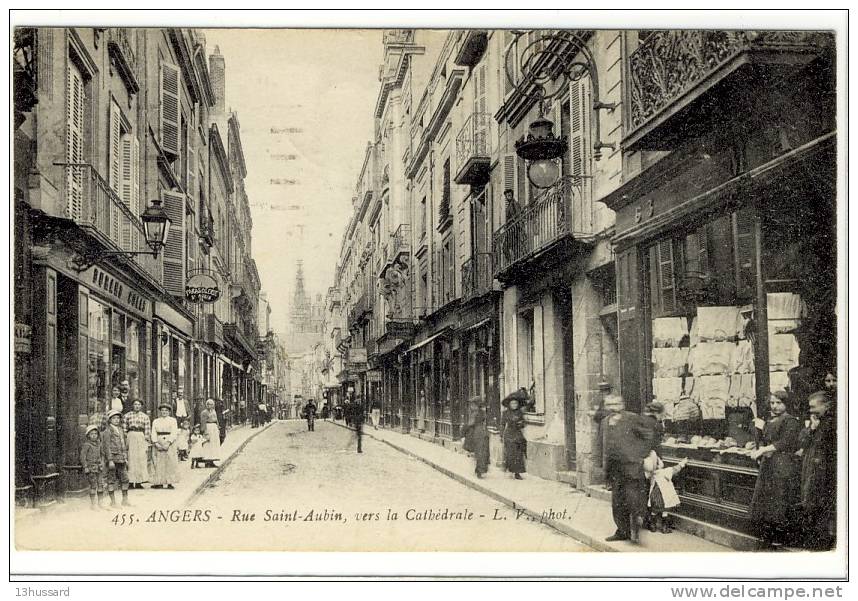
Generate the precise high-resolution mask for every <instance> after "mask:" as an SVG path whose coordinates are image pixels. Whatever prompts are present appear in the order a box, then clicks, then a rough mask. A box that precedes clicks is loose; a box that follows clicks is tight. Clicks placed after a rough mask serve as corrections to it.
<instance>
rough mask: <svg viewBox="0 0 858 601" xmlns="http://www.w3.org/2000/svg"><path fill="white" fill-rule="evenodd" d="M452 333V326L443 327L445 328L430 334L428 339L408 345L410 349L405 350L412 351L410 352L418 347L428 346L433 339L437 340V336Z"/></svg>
mask: <svg viewBox="0 0 858 601" xmlns="http://www.w3.org/2000/svg"><path fill="white" fill-rule="evenodd" d="M452 333H453V330H452V329H451V328H444V329H443V330H441V331H440V332H436V333H435V334H432V335H431V336H429V338H427V339H426V340H424V341H422V342H418V343H417V344H415V345H413V346H410V347H408V350H407V351H405V352H406V353H410V352H412V351H416V350H417V349H419V348H421V347H424V346H426V345H427V344H429V343H430V342H432V341H433V340H435V339H436V338H441V337H443V336H449V335H450V334H452Z"/></svg>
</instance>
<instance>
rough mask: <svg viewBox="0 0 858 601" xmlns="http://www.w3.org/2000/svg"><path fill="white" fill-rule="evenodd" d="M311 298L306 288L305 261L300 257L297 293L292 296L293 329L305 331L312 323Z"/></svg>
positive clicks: (296, 281) (296, 276)
mask: <svg viewBox="0 0 858 601" xmlns="http://www.w3.org/2000/svg"><path fill="white" fill-rule="evenodd" d="M310 313H311V307H310V299H309V298H307V292H306V291H305V290H304V261H302V260H301V259H298V271H297V273H296V274H295V294H294V296H293V297H292V316H291V320H292V324H291V325H292V331H293V332H295V333H304V332H306V331H307V330H306V329H305V328H307V326H309V325H310Z"/></svg>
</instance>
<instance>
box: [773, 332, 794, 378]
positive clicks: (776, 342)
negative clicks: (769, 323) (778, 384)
mask: <svg viewBox="0 0 858 601" xmlns="http://www.w3.org/2000/svg"><path fill="white" fill-rule="evenodd" d="M799 351H800V349H799V346H798V341H797V340H796V339H795V335H794V334H769V371H789V370H791V369H792V368H793V367H795V366H796V365H798V357H799Z"/></svg>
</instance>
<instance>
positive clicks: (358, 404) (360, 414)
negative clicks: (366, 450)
mask: <svg viewBox="0 0 858 601" xmlns="http://www.w3.org/2000/svg"><path fill="white" fill-rule="evenodd" d="M365 419H366V416H365V415H364V411H363V402H362V401H361V399H360V397H358V399H356V400H355V402H353V403H352V404H351V421H352V424H353V425H354V429H355V435H356V436H357V452H358V453H363V446H362V443H363V424H364V421H365Z"/></svg>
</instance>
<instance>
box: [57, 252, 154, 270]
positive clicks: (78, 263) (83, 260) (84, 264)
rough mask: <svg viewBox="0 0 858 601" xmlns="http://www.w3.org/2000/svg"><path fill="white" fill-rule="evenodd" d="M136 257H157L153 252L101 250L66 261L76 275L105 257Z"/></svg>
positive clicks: (77, 254) (80, 254)
mask: <svg viewBox="0 0 858 601" xmlns="http://www.w3.org/2000/svg"><path fill="white" fill-rule="evenodd" d="M136 255H152V256H153V257H157V256H158V252H157V251H153V250H141V251H125V250H101V251H91V252H82V253H76V254H75V255H74V256H73V257H72V258H71V259H69V261H68V266H69V268H70V269H73V270H74V271H76V272H77V273H81V272H83V271H86V270H87V269H89V268H90V267H92V266H93V265H97V264H98V263H100V262H101V261H103V260H104V259H106V258H107V257H131V256H136Z"/></svg>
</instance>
